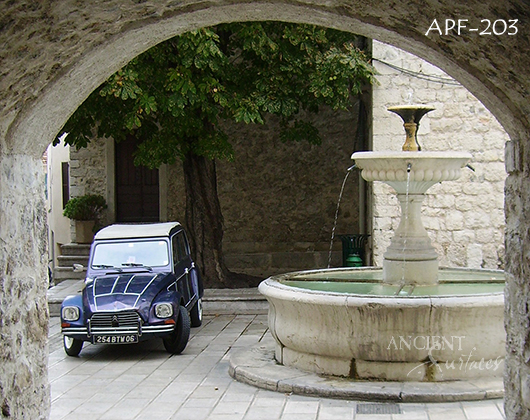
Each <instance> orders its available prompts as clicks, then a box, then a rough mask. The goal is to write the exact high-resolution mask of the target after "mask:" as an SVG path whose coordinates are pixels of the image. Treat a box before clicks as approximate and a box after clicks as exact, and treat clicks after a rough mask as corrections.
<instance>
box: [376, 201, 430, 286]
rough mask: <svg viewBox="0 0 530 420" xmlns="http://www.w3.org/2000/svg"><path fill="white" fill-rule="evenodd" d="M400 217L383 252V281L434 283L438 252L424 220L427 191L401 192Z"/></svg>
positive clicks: (393, 282) (394, 282)
mask: <svg viewBox="0 0 530 420" xmlns="http://www.w3.org/2000/svg"><path fill="white" fill-rule="evenodd" d="M397 197H398V200H399V204H400V205H401V214H402V216H401V221H400V223H399V226H398V228H397V229H396V231H395V234H394V237H393V238H392V240H391V242H390V246H389V247H388V248H387V250H386V252H385V254H384V260H383V281H384V282H385V283H392V284H396V283H397V284H399V283H406V284H435V283H436V282H437V273H438V254H437V253H436V250H435V249H434V247H433V246H432V245H431V239H430V238H429V235H428V234H427V231H426V230H425V228H424V227H423V223H422V222H421V205H422V203H423V199H424V197H425V195H424V194H398V196H397Z"/></svg>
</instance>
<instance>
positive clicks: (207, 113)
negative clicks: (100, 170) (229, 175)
mask: <svg viewBox="0 0 530 420" xmlns="http://www.w3.org/2000/svg"><path fill="white" fill-rule="evenodd" d="M355 42H356V38H355V36H353V35H351V34H349V33H344V32H339V31H334V30H331V29H324V28H319V27H315V26H310V25H295V24H286V23H279V22H254V23H236V24H227V25H220V26H217V27H213V28H203V29H199V30H196V31H193V32H189V33H186V34H184V35H180V36H177V37H175V38H172V39H170V40H168V41H166V42H163V43H161V44H159V45H157V46H155V47H153V48H151V49H150V50H148V51H147V52H145V53H143V54H142V55H140V56H138V57H137V58H135V59H134V60H132V61H131V62H130V63H129V64H128V65H127V66H125V67H124V68H123V69H121V70H119V71H118V72H117V73H115V74H113V75H112V76H111V77H110V78H109V79H108V80H107V81H106V82H105V83H104V84H103V85H102V86H101V87H100V88H99V89H97V90H95V91H94V92H93V93H92V94H91V95H90V97H89V98H88V99H87V100H86V101H85V102H84V103H83V104H82V105H81V107H79V109H78V110H77V111H76V112H75V113H74V115H73V116H72V117H71V118H70V119H69V120H68V122H67V123H66V125H65V126H64V128H63V130H62V132H68V133H69V135H68V137H67V140H66V141H67V143H69V144H71V145H74V146H77V147H86V145H87V144H88V142H89V141H90V140H91V139H92V138H93V137H94V131H93V130H94V129H95V128H97V134H98V136H107V137H112V138H114V139H116V140H117V141H120V140H122V139H124V138H125V136H126V135H127V134H134V135H135V136H136V137H137V138H139V139H141V141H142V142H141V145H140V147H139V151H138V153H137V155H136V163H138V164H143V165H146V166H148V167H151V168H154V167H158V166H160V165H161V164H162V163H173V162H174V161H175V160H176V159H177V158H181V159H185V157H186V155H187V154H188V153H189V152H191V153H193V154H196V155H199V156H204V157H207V158H210V159H213V158H216V159H226V158H228V159H230V158H232V154H233V151H232V147H231V144H230V139H229V135H228V134H227V133H225V132H224V131H223V130H222V129H221V128H220V126H219V121H220V120H221V119H228V120H233V121H235V122H245V123H263V122H264V114H266V113H271V114H276V115H278V116H280V118H281V128H282V132H281V133H280V136H281V138H282V139H283V140H286V141H287V140H295V141H300V140H306V141H308V142H311V143H317V144H318V143H320V137H319V134H318V131H317V129H316V128H315V127H313V126H312V125H311V124H310V123H309V122H307V121H303V120H301V119H300V117H299V116H300V110H302V109H303V110H306V111H310V112H318V108H319V106H321V105H324V104H325V105H328V106H330V107H332V108H333V109H347V108H348V106H349V105H350V103H351V100H350V99H351V96H352V95H356V94H358V93H359V92H360V91H361V89H362V87H363V86H365V85H366V84H367V83H371V82H372V80H373V77H374V69H373V67H372V66H371V65H370V64H369V62H368V60H367V58H366V56H365V54H364V53H363V52H362V51H360V50H359V49H358V48H357V47H356V46H355Z"/></svg>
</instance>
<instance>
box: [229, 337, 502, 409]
mask: <svg viewBox="0 0 530 420" xmlns="http://www.w3.org/2000/svg"><path fill="white" fill-rule="evenodd" d="M229 374H230V376H231V377H232V378H234V379H236V380H237V381H239V382H243V383H246V384H249V385H253V386H256V387H258V388H264V389H268V390H271V391H277V392H282V393H293V394H299V395H310V396H318V397H325V398H337V399H346V400H358V401H393V402H404V403H406V402H421V403H425V402H455V401H479V400H486V399H496V398H503V396H504V384H503V380H502V379H487V380H484V379H483V380H478V379H477V380H472V381H448V382H435V383H434V382H429V383H426V382H369V381H352V380H349V379H342V378H332V377H327V376H320V375H317V374H313V373H308V372H302V371H300V370H297V369H294V368H291V367H287V366H282V365H279V364H278V363H277V362H276V360H275V359H274V344H273V339H272V337H266V338H265V339H264V340H263V341H262V343H261V344H260V345H258V346H254V347H252V348H250V349H244V350H240V351H237V352H235V353H233V354H232V355H231V356H230V362H229Z"/></svg>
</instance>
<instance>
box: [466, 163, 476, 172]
mask: <svg viewBox="0 0 530 420" xmlns="http://www.w3.org/2000/svg"><path fill="white" fill-rule="evenodd" d="M466 168H468V169H471V170H472V171H473V172H475V168H473V166H471V165H470V164H469V163H468V164H467V165H466Z"/></svg>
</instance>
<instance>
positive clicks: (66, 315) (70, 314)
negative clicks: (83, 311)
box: [62, 306, 79, 321]
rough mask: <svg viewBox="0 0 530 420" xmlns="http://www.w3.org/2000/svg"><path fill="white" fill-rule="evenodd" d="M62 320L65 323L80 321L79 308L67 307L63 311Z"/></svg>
mask: <svg viewBox="0 0 530 420" xmlns="http://www.w3.org/2000/svg"><path fill="white" fill-rule="evenodd" d="M62 318H63V319H64V320H65V321H77V320H78V319H79V308H78V307H77V306H65V307H64V308H63V310H62Z"/></svg>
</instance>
